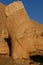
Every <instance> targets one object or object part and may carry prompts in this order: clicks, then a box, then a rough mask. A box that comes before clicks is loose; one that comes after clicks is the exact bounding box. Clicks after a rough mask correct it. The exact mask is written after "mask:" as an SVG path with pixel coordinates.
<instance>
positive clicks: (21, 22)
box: [5, 1, 36, 59]
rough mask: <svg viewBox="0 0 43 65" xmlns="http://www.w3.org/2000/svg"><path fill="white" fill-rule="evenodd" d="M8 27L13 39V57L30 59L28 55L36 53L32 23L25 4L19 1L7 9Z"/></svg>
mask: <svg viewBox="0 0 43 65" xmlns="http://www.w3.org/2000/svg"><path fill="white" fill-rule="evenodd" d="M5 11H6V16H7V23H6V25H7V27H8V30H9V33H10V37H11V39H12V56H13V58H14V59H17V58H28V56H29V55H28V53H29V52H33V51H36V49H35V47H34V44H33V39H32V38H31V34H30V32H31V28H32V26H33V25H32V22H30V18H29V17H28V15H27V13H26V11H25V8H24V6H23V4H22V3H21V2H19V1H17V2H14V3H13V4H10V5H8V6H7V7H6V9H5Z"/></svg>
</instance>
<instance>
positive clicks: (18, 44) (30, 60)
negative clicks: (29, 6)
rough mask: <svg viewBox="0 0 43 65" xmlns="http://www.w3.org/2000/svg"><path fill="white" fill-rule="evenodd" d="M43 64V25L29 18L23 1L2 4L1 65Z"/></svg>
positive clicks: (0, 17) (0, 29) (0, 32)
mask: <svg viewBox="0 0 43 65" xmlns="http://www.w3.org/2000/svg"><path fill="white" fill-rule="evenodd" d="M4 59H5V60H4ZM40 59H41V60H40ZM42 62H43V25H42V24H39V23H37V22H35V21H34V20H32V19H30V18H29V16H28V15H27V13H26V10H25V8H24V6H23V4H22V2H21V1H17V2H13V3H11V4H9V5H7V6H5V5H3V4H2V3H0V65H13V64H14V65H24V64H25V65H41V63H42ZM2 63H3V64H2ZM4 63H6V64H4ZM42 64H43V63H42Z"/></svg>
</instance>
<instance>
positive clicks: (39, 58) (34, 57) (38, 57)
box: [30, 55, 43, 64]
mask: <svg viewBox="0 0 43 65" xmlns="http://www.w3.org/2000/svg"><path fill="white" fill-rule="evenodd" d="M30 60H32V61H33V62H37V63H41V64H43V56H41V55H32V56H30ZM31 63H32V62H31Z"/></svg>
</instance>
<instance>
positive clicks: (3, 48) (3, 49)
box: [0, 3, 9, 56]
mask: <svg viewBox="0 0 43 65" xmlns="http://www.w3.org/2000/svg"><path fill="white" fill-rule="evenodd" d="M5 22H6V16H5V6H4V5H3V4H1V3H0V54H1V55H3V54H5V55H8V56H9V47H8V44H7V42H6V41H5V38H8V31H7V28H6V25H5Z"/></svg>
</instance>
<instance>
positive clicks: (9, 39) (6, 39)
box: [4, 36, 11, 56]
mask: <svg viewBox="0 0 43 65" xmlns="http://www.w3.org/2000/svg"><path fill="white" fill-rule="evenodd" d="M4 40H5V41H6V42H7V43H8V46H9V50H10V56H11V38H10V36H9V37H8V38H4Z"/></svg>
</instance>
